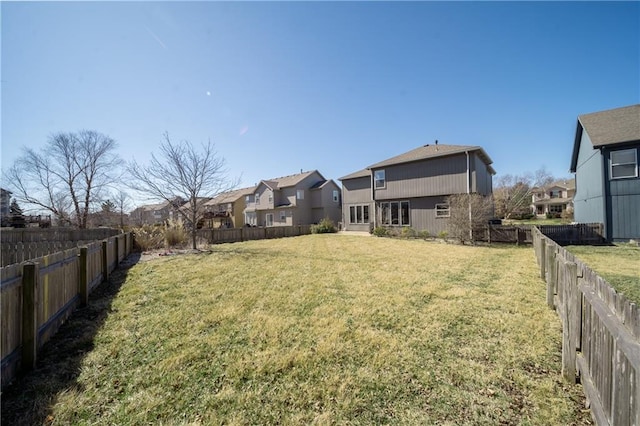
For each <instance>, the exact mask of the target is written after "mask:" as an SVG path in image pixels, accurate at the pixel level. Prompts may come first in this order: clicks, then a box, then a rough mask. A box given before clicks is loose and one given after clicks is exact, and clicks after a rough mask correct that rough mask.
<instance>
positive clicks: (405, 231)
mask: <svg viewBox="0 0 640 426" xmlns="http://www.w3.org/2000/svg"><path fill="white" fill-rule="evenodd" d="M400 236H401V237H402V238H415V237H416V230H415V229H413V228H411V227H409V226H405V227H403V228H402V231H400Z"/></svg>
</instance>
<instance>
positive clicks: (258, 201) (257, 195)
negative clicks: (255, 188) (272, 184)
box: [256, 194, 260, 204]
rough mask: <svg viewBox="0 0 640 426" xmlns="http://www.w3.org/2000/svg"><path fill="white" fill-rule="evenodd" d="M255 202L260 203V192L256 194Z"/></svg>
mask: <svg viewBox="0 0 640 426" xmlns="http://www.w3.org/2000/svg"><path fill="white" fill-rule="evenodd" d="M256 204H260V194H256Z"/></svg>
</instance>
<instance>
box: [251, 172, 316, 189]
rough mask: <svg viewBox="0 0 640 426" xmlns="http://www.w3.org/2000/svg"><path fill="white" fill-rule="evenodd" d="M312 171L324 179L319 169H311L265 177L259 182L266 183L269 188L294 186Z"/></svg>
mask: <svg viewBox="0 0 640 426" xmlns="http://www.w3.org/2000/svg"><path fill="white" fill-rule="evenodd" d="M314 173H317V174H318V175H320V178H321V179H322V180H324V176H322V174H321V173H320V172H319V171H317V170H311V171H308V172H302V173H297V174H295V175H289V176H282V177H279V178H274V179H265V180H262V181H261V182H262V183H264V184H265V185H267V186H268V187H269V188H271V189H281V188H286V187H289V186H296V185H297V184H298V183H299V182H301V181H302V180H303V179H305V178H306V177H308V176H309V175H312V174H314Z"/></svg>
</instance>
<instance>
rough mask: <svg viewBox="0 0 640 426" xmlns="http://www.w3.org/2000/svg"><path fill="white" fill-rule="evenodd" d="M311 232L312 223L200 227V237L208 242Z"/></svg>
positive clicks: (258, 238)
mask: <svg viewBox="0 0 640 426" xmlns="http://www.w3.org/2000/svg"><path fill="white" fill-rule="evenodd" d="M310 233H311V226H310V225H300V226H272V227H260V228H253V227H244V228H230V229H200V230H198V238H199V239H201V240H204V241H206V242H207V243H208V244H220V243H237V242H240V241H249V240H264V239H272V238H284V237H296V236H298V235H307V234H310Z"/></svg>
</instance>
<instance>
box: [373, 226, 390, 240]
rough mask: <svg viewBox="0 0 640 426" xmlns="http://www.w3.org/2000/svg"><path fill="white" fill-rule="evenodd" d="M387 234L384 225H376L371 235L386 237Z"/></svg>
mask: <svg viewBox="0 0 640 426" xmlns="http://www.w3.org/2000/svg"><path fill="white" fill-rule="evenodd" d="M387 234H388V231H387V228H385V227H384V226H378V227H376V228H374V229H373V235H375V236H376V237H386V236H387Z"/></svg>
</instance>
